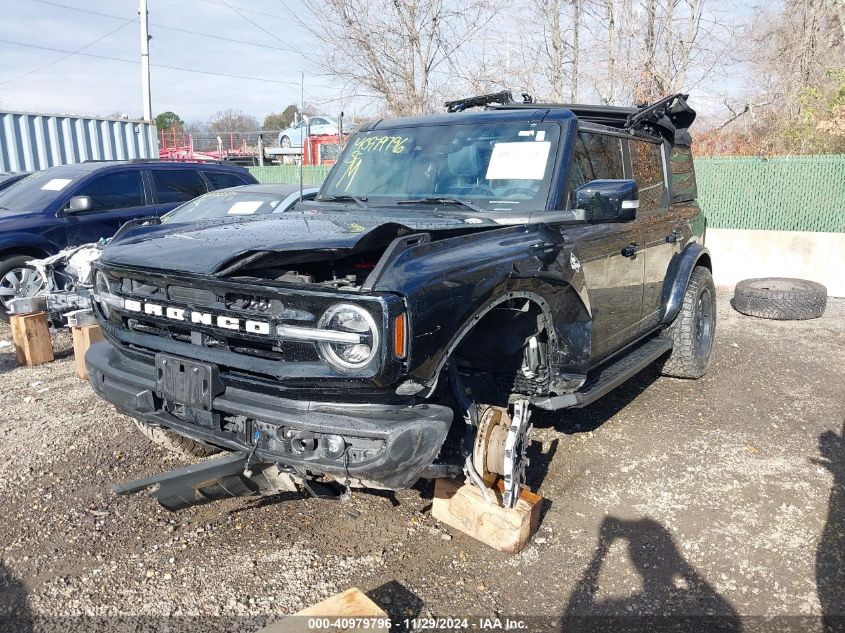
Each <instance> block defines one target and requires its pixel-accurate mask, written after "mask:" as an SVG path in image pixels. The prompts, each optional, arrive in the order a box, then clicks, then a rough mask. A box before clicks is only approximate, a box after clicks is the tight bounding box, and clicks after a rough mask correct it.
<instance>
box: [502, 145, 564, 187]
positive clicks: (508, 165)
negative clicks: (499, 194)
mask: <svg viewBox="0 0 845 633" xmlns="http://www.w3.org/2000/svg"><path fill="white" fill-rule="evenodd" d="M551 146H552V144H551V143H550V142H549V141H535V142H533V143H530V142H528V143H496V145H495V146H494V147H493V154H492V156H490V164H489V165H487V175H486V176H485V178H487V180H542V179H543V176H544V175H545V173H546V163H547V162H548V161H549V150H550V149H551Z"/></svg>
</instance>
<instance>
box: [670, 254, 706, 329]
mask: <svg viewBox="0 0 845 633" xmlns="http://www.w3.org/2000/svg"><path fill="white" fill-rule="evenodd" d="M696 266H704V267H706V268H707V269H708V270H710V272H713V265H712V262H711V259H710V251H709V250H707V248H706V247H705V246H703V245H702V244H699V243H698V242H693V243H692V244H689V245H688V246H687V247H686V248H684V250H683V251H681V252H680V253H678V254H676V255H675V257H673V258H672V261H671V263H670V264H669V270H668V271H667V274H666V279H665V281H664V282H663V293H662V295H661V304H662V305H663V313H662V316H661V319H660V324H661V325H662V326H667V325H669V324H670V323H672V321H673V320H674V319H675V317H676V316H677V315H678V312H680V310H681V305H683V302H684V293H685V292H686V290H687V284H689V280H690V276H691V275H692V271H693V270H694V269H695V267H696Z"/></svg>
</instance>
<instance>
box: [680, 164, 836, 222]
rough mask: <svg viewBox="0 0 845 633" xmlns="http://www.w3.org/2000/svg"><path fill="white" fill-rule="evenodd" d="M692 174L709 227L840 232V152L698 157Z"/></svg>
mask: <svg viewBox="0 0 845 633" xmlns="http://www.w3.org/2000/svg"><path fill="white" fill-rule="evenodd" d="M695 174H696V179H697V181H698V201H699V203H700V204H701V208H702V209H704V213H705V215H706V216H707V226H709V227H713V228H717V229H758V230H770V231H816V232H830V233H845V155H830V156H779V157H775V158H755V157H744V156H743V157H726V158H697V159H696V160H695Z"/></svg>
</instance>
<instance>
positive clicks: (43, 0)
mask: <svg viewBox="0 0 845 633" xmlns="http://www.w3.org/2000/svg"><path fill="white" fill-rule="evenodd" d="M33 1H34V2H38V3H40V4H46V5H49V6H52V7H59V8H61V9H67V10H68V11H77V12H78V13H87V14H88V15H96V16H99V17H102V18H111V19H112V20H125V19H126V18H124V17H123V16H120V15H114V14H113V13H103V12H102V11H93V10H91V9H81V8H79V7H73V6H70V5H67V4H62V3H60V2H51V1H50V0H33ZM213 4H217V3H216V2H215V3H213ZM220 6H222V5H220ZM150 26H152V27H155V28H157V29H165V30H168V31H176V32H178V33H186V34H188V35H196V36H197V37H205V38H208V39H212V40H216V41H224V42H232V43H235V44H244V45H246V46H255V47H257V48H267V49H270V50H274V51H284V52H286V53H295V54H297V55H304V53H303V52H302V51H299V50H297V49H295V48H293V47H291V46H287V45H286V46H272V45H270V44H261V43H259V42H250V41H248V40H239V39H235V38H232V37H223V36H221V35H213V34H211V33H202V32H201V31H192V30H190V29H183V28H181V27H176V26H168V25H166V24H158V23H156V22H150ZM271 35H272V34H271ZM273 37H274V38H275V39H278V38H276V36H273ZM280 41H281V40H280Z"/></svg>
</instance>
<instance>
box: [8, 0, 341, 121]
mask: <svg viewBox="0 0 845 633" xmlns="http://www.w3.org/2000/svg"><path fill="white" fill-rule="evenodd" d="M148 2H149V13H150V23H151V27H150V33H151V35H152V36H153V39H152V40H151V43H150V61H151V64H153V67H152V69H151V75H152V109H153V114H156V113H159V112H161V111H164V110H173V111H174V112H176V113H178V114H179V115H180V116H182V118H184V119H186V120H187V121H193V120H201V119H206V118H208V116H209V115H211V114H213V113H214V112H216V111H218V110H222V109H226V108H237V109H240V110H244V111H246V112H248V113H250V114H253V115H255V116H256V117H258V118H259V119H262V118H263V117H264V115H265V114H267V113H268V112H271V111H278V110H281V109H283V108H284V107H285V106H286V105H288V104H290V103H297V104H298V103H299V100H300V73H301V72H302V71H305V72H306V80H305V84H306V86H305V99H306V101H310V102H313V103H317V104H321V103H322V104H323V105H321V106H320V109H323V110H326V111H327V112H329V113H334V112H335V110H337V111H339V110H340V109H341V108H342V107H343V106H344V105H346V106H347V107H349V104H348V103H347V99H345V98H344V96H343V90H342V89H340V88H339V87H336V86H332V81H330V80H329V79H328V78H326V77H320V76H319V75H315V74H314V73H315V71H314V67H313V66H312V65H311V64H310V62H309V58H310V57H311V56H312V55H313V53H314V51H315V50H316V44H315V42H313V41H312V37H311V36H310V35H309V34H308V33H307V31H306V30H305V29H303V28H302V26H301V25H300V24H298V23H297V21H296V19H295V17H294V16H295V15H303V8H302V6H301V4H299V2H298V1H297V0H148ZM58 5H64V7H73V8H74V9H77V10H71V9H68V8H63V7H62V6H58ZM226 5H229V6H226ZM230 7H231V8H230ZM233 9H234V10H233ZM84 11H88V12H89V13H86V12H84ZM90 12H93V13H90ZM137 12H138V1H137V0H107V1H103V0H49V2H47V1H44V0H0V15H2V16H3V20H2V21H0V40H5V42H4V41H0V108H3V109H7V110H24V111H38V112H51V113H74V114H89V115H93V114H100V115H108V114H112V113H115V112H119V113H123V114H127V115H129V116H130V117H133V118H135V117H140V115H141V114H142V105H141V80H140V72H141V71H140V65H139V64H138V63H134V62H137V61H138V60H139V51H140V30H139V29H140V27H139V24H138V20H137V17H138V13H137ZM239 12H240V14H239ZM95 13H99V14H108V15H109V16H115V17H106V16H104V15H95ZM253 22H254V23H255V24H253ZM156 25H158V26H156ZM163 27H170V28H163ZM174 29H186V30H189V31H195V32H197V33H203V34H207V35H210V36H214V37H203V36H200V35H195V34H189V33H185V32H183V31H177V30H174ZM262 29H263V30H262ZM265 31H266V32H265ZM100 38H103V39H101V40H100V41H96V42H95V40H98V39H100ZM223 38H227V39H223ZM231 40H243V41H246V42H251V43H254V44H257V45H260V46H255V45H247V44H241V43H237V42H233V41H231ZM8 42H16V43H19V44H30V45H36V46H42V47H48V48H53V49H60V50H64V51H75V50H78V49H80V48H81V47H83V46H85V45H86V44H89V43H91V42H95V43H93V44H91V46H89V47H87V48H85V49H84V50H83V51H82V52H84V53H87V54H88V55H92V56H93V55H96V56H98V57H91V56H87V57H86V56H81V55H71V56H67V53H62V52H57V51H51V50H43V49H38V48H33V47H31V46H20V45H18V44H10V43H8ZM64 57H66V58H65V59H62V58H64ZM103 57H112V58H121V59H125V60H131V62H133V63H126V62H121V61H112V60H108V59H103ZM156 65H163V66H175V67H182V68H190V69H194V70H200V71H210V72H214V73H220V74H223V75H239V76H244V77H255V78H262V79H263V80H261V79H259V80H252V79H236V78H233V77H221V76H215V75H208V74H202V73H197V72H185V71H181V70H174V69H168V68H162V67H160V66H156ZM44 66H46V67H44ZM347 93H348V91H347Z"/></svg>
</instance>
